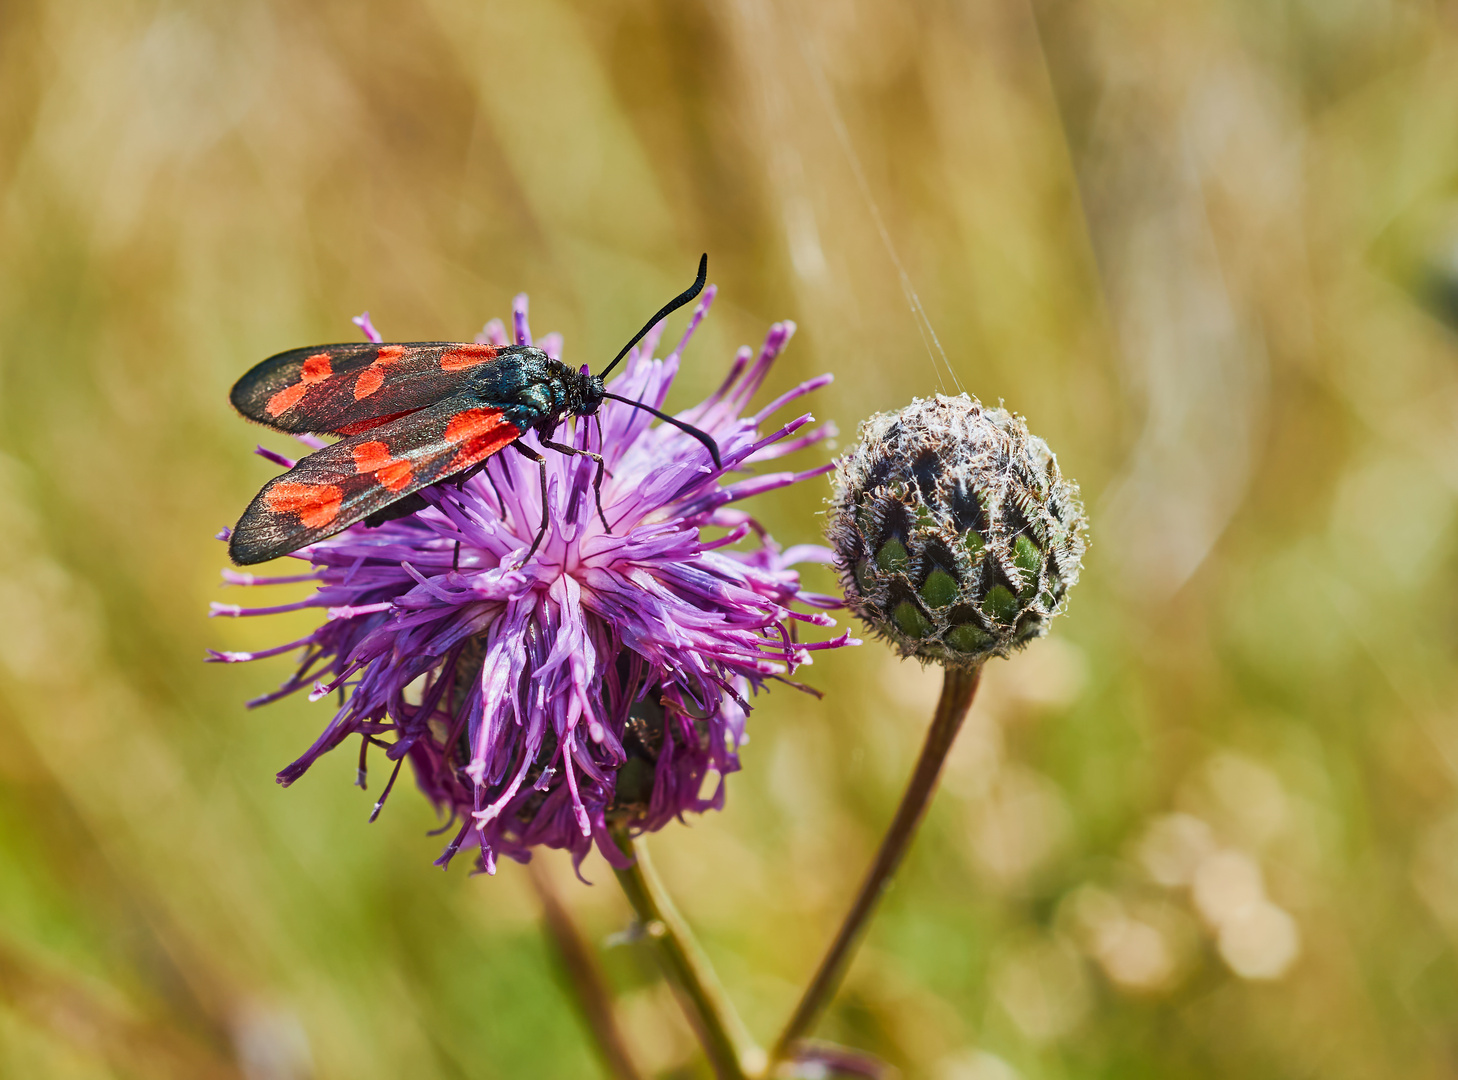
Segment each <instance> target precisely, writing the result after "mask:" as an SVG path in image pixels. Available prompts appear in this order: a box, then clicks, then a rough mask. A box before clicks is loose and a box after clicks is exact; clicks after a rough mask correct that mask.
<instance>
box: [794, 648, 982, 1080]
mask: <svg viewBox="0 0 1458 1080" xmlns="http://www.w3.org/2000/svg"><path fill="white" fill-rule="evenodd" d="M981 677H982V668H981V666H980V665H979V666H978V667H975V668H973V669H972V670H970V671H967V670H963V669H960V668H953V667H948V668H945V669H944V673H943V677H942V695H941V698H940V699H938V701H937V711H936V714H935V715H934V716H933V717H932V722H931V727H930V729H928V731H927V733H926V743H925V744H924V745H923V746H922V748H921V757H920V758H918V759H917V762H916V769H915V771H914V772H913V773H912V774H911V782H910V783H908V784H907V785H906V793H905V794H904V795H902V796H901V805H900V806H898V807H897V808H896V816H895V818H893V819H892V821H891V827H890V828H889V829H887V831H886V836H885V838H884V839H883V840H882V841H881V849H880V851H878V852H877V853H876V861H875V862H873V863H872V864H871V868H870V870H869V871H867V873H866V877H865V880H864V881H862V882H861V889H860V892H859V893H857V894H856V899H855V903H853V904H852V905H851V909H850V912H849V913H848V914H847V915H846V917H845V921H844V922H842V923H841V925H840V932H839V933H837V934H836V936H835V941H834V942H832V943H831V946H830V949H829V951H828V952H826V954H825V958H824V959H823V960H821V961H820V968H819V970H817V971H816V972H815V978H814V980H812V981H811V983H810V985H809V987H807V988H806V990H805V993H804V995H803V996H802V997H801V998H800V1004H799V1005H798V1006H797V1007H796V1008H795V1014H794V1016H792V1017H791V1018H790V1022H789V1023H788V1024H786V1025H785V1030H784V1031H783V1032H782V1033H781V1034H780V1037H779V1039H778V1040H777V1041H776V1043H775V1047H774V1050H773V1051H772V1053H771V1054H770V1062H771V1065H773V1064H774V1063H775V1062H779V1061H782V1060H784V1058H785V1057H787V1056H788V1055H789V1054H790V1053H791V1052H792V1050H793V1049H794V1044H795V1043H796V1042H797V1041H799V1040H800V1039H802V1038H804V1037H805V1036H806V1035H808V1034H810V1032H811V1031H812V1030H813V1029H814V1027H815V1024H816V1022H817V1021H818V1020H819V1019H820V1015H821V1014H822V1013H823V1012H824V1011H825V1008H826V1006H827V1005H829V1004H830V1001H831V998H833V997H834V996H835V992H836V990H837V989H839V987H840V981H841V979H842V978H843V977H844V976H845V971H846V968H847V966H848V965H849V964H850V960H851V957H852V956H853V955H854V954H855V950H856V946H857V945H858V944H859V943H860V937H861V933H862V931H864V930H865V927H866V923H867V921H868V920H869V919H870V917H871V913H872V912H873V911H874V910H875V908H876V903H877V901H879V900H880V899H881V894H882V893H883V892H885V890H886V886H887V884H888V883H889V882H890V880H891V876H892V875H893V874H895V873H896V868H897V867H898V866H900V865H901V859H902V857H903V856H904V855H905V854H906V849H907V848H908V847H910V846H911V840H912V838H913V837H914V836H915V835H916V830H917V827H918V826H919V825H920V824H921V819H922V817H923V816H924V815H925V813H926V808H927V804H928V803H929V802H930V801H931V796H932V792H933V791H935V790H936V785H937V777H938V776H939V775H940V774H941V771H942V763H943V762H945V761H946V758H947V752H948V751H949V750H951V748H952V743H953V741H955V740H956V738H957V732H958V731H960V730H961V728H962V721H963V720H965V719H966V718H967V712H968V710H969V709H971V708H972V697H973V695H974V694H976V693H977V683H978V681H979V680H980V679H981Z"/></svg>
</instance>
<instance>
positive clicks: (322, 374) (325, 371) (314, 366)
mask: <svg viewBox="0 0 1458 1080" xmlns="http://www.w3.org/2000/svg"><path fill="white" fill-rule="evenodd" d="M333 374H334V366H333V365H332V364H331V363H330V362H329V354H328V353H327V352H321V353H315V354H314V355H313V356H311V357H309V358H308V359H307V360H305V361H304V371H303V374H302V375H301V376H300V377H301V378H302V379H303V380H304V385H305V386H312V385H313V384H314V383H319V382H323V381H324V380H325V379H327V378H329V376H331V375H333Z"/></svg>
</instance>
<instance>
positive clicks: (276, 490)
mask: <svg viewBox="0 0 1458 1080" xmlns="http://www.w3.org/2000/svg"><path fill="white" fill-rule="evenodd" d="M264 501H265V502H267V503H268V508H269V509H270V510H272V511H273V512H274V513H275V514H297V515H298V516H299V520H300V521H302V522H303V523H304V526H305V527H306V528H309V529H318V528H322V527H323V526H325V525H328V524H329V523H330V522H331V521H333V520H334V519H335V518H336V517H337V516H338V515H339V504H340V503H341V502H343V501H344V492H343V491H341V490H340V489H339V488H337V487H335V486H334V485H333V484H295V483H292V482H285V483H281V484H274V485H273V487H271V488H269V489H268V494H267V495H265V496H264Z"/></svg>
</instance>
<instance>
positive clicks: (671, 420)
mask: <svg viewBox="0 0 1458 1080" xmlns="http://www.w3.org/2000/svg"><path fill="white" fill-rule="evenodd" d="M602 396H603V397H605V398H612V399H613V400H614V401H621V402H622V403H623V404H624V405H631V406H633V408H635V409H642V410H643V411H644V412H648V413H652V414H653V415H654V416H656V417H658V419H660V420H662V421H663V422H664V423H665V424H672V425H673V426H674V427H676V428H678V429H679V430H680V431H686V432H688V433H689V434H690V435H692V436H693V437H694V438H695V439H698V440H699V442H701V443H703V444H704V446H705V447H706V448H707V449H708V451H709V456H710V457H711V458H713V459H714V468H716V469H723V468H724V462H723V461H721V460H720V459H719V444H718V443H716V442H715V441H714V440H713V439H712V438H711V437H710V436H709V435H708V433H707V432H703V431H700V430H699V429H698V428H696V427H694V426H693V425H692V424H685V423H684V422H683V421H682V420H680V419H678V418H677V417H674V416H669V415H668V414H667V413H666V412H659V411H658V410H657V409H655V408H654V407H653V406H652V405H644V404H643V403H642V402H641V401H634V400H633V399H632V398H626V397H623V396H622V395H621V394H609V393H608V392H607V391H606V390H604V391H603V394H602Z"/></svg>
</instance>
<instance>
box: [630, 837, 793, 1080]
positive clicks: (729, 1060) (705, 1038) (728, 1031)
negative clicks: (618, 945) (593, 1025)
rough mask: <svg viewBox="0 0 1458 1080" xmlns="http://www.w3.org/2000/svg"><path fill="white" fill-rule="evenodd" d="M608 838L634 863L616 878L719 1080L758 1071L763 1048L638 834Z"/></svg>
mask: <svg viewBox="0 0 1458 1080" xmlns="http://www.w3.org/2000/svg"><path fill="white" fill-rule="evenodd" d="M613 840H614V842H615V843H616V844H617V845H618V848H619V849H620V850H621V851H622V852H623V854H624V855H628V856H630V857H631V858H632V859H633V864H632V865H631V866H629V867H627V868H625V869H622V870H618V871H617V875H618V883H619V884H620V885H621V886H622V887H623V892H624V893H625V894H626V895H627V897H628V903H630V904H632V905H633V911H634V912H635V913H636V914H637V916H638V922H639V923H640V924H641V925H642V927H643V932H644V934H645V935H646V936H647V938H648V941H649V942H650V943H651V945H652V946H653V949H654V950H655V951H656V952H657V953H658V959H659V961H660V962H661V963H662V964H663V967H664V969H665V971H666V972H667V973H668V976H669V980H670V981H671V982H672V983H673V985H674V989H675V990H677V992H678V998H679V1002H680V1004H682V1005H683V1010H684V1013H685V1014H686V1015H687V1016H688V1019H689V1024H690V1025H691V1026H692V1027H693V1029H694V1032H695V1033H696V1034H697V1035H698V1037H699V1042H700V1043H701V1044H702V1045H703V1047H704V1053H705V1054H706V1055H707V1056H708V1058H709V1064H710V1065H711V1066H713V1069H714V1075H715V1076H717V1077H718V1078H719V1080H746V1077H747V1076H748V1075H749V1073H748V1072H747V1071H746V1070H749V1071H757V1066H759V1065H761V1064H762V1063H763V1060H764V1051H762V1050H760V1049H759V1047H757V1046H755V1045H754V1043H753V1041H752V1040H751V1039H750V1038H749V1034H748V1032H747V1031H745V1029H744V1025H743V1024H742V1023H741V1022H740V1020H739V1016H738V1014H737V1013H735V1012H734V1008H733V1006H731V1005H730V1004H729V1002H728V1000H727V999H726V998H725V996H724V990H723V988H722V987H721V986H720V985H719V980H718V979H717V978H716V977H715V975H714V972H713V969H712V968H710V967H709V962H708V959H707V957H705V956H704V953H703V950H702V949H701V948H700V947H699V944H698V942H697V941H696V940H695V939H694V936H693V934H692V932H690V930H689V928H688V926H687V925H686V924H685V923H684V921H683V918H682V917H681V916H680V915H679V913H678V911H677V909H676V908H674V906H673V901H671V900H670V899H669V898H668V894H667V893H666V892H664V890H663V883H662V882H661V881H659V880H658V875H657V874H656V873H654V872H653V864H652V863H651V862H649V861H648V851H647V848H646V846H645V845H644V843H643V841H642V840H641V839H638V840H634V839H633V838H632V837H631V836H630V835H629V834H628V830H627V828H626V827H625V826H618V827H616V828H614V829H613Z"/></svg>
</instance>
